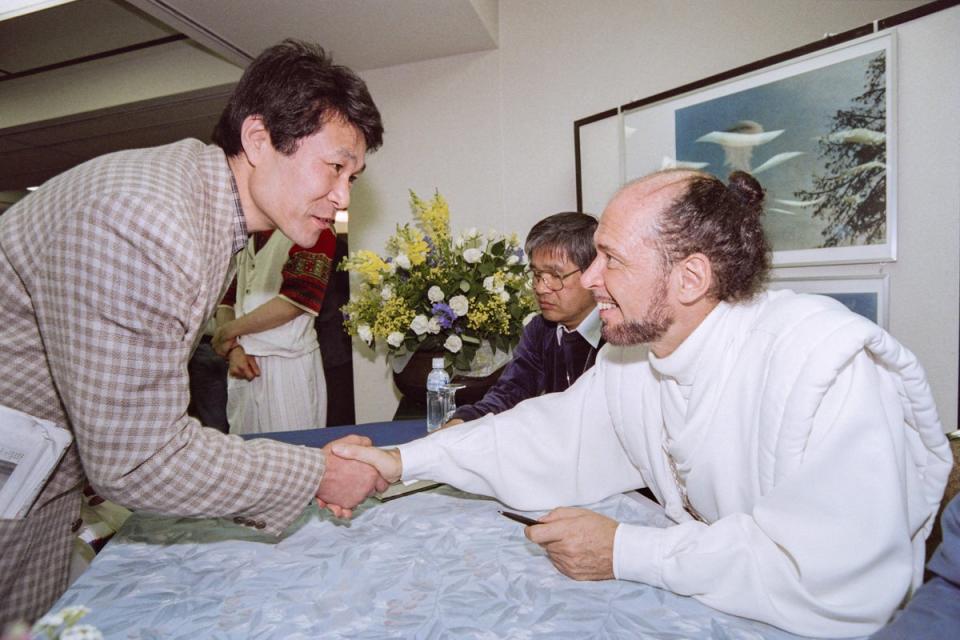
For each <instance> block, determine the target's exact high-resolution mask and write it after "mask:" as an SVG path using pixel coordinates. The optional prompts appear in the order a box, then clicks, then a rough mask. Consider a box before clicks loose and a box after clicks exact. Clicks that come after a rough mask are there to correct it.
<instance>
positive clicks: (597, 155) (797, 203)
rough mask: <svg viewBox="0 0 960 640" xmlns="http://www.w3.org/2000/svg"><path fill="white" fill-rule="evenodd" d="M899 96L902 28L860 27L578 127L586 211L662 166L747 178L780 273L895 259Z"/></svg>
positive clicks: (581, 199)
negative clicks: (760, 189) (743, 173)
mask: <svg viewBox="0 0 960 640" xmlns="http://www.w3.org/2000/svg"><path fill="white" fill-rule="evenodd" d="M864 34H867V35H864ZM838 40H839V42H838ZM828 45H829V46H828ZM895 90H896V31H895V30H893V29H889V30H887V31H885V32H882V33H880V34H876V33H873V32H872V30H870V29H866V28H864V29H858V30H854V31H852V32H849V33H846V34H841V36H839V37H837V38H835V39H834V40H832V41H831V40H828V41H825V42H821V43H814V44H813V45H809V46H807V47H801V48H800V49H798V50H794V51H792V52H787V53H785V54H781V55H778V56H773V57H771V58H768V59H765V60H761V61H758V62H757V63H753V64H750V65H745V66H744V67H740V68H738V69H734V70H732V71H729V72H725V73H722V74H718V75H717V76H712V77H710V78H706V79H704V80H701V81H698V82H694V83H690V84H688V85H684V86H682V87H678V88H677V89H674V90H671V91H666V92H663V93H660V94H657V95H655V96H651V97H649V98H644V99H641V100H637V101H634V102H631V103H628V104H625V105H622V106H620V107H618V108H617V109H614V110H609V111H607V112H603V113H599V114H595V115H594V116H590V117H588V118H584V119H582V120H578V121H576V122H575V123H574V134H575V138H574V142H575V147H576V149H575V153H576V163H577V203H578V206H579V207H581V210H583V207H593V208H596V207H597V206H598V203H599V206H601V207H602V206H603V203H600V201H601V200H603V199H604V198H609V195H612V193H613V192H614V191H615V190H616V188H619V187H620V186H622V185H623V184H625V183H626V182H628V181H630V180H632V179H634V178H638V177H640V176H643V175H647V174H649V173H652V172H654V171H657V170H660V169H663V168H668V167H688V168H695V169H700V170H703V171H707V172H709V173H713V174H714V175H716V176H717V177H719V178H720V179H721V180H723V181H724V182H726V180H727V178H728V176H729V173H730V172H731V171H733V170H737V169H740V170H747V171H749V172H750V173H751V174H753V175H754V177H756V178H757V179H758V181H760V183H761V184H762V185H763V186H764V188H765V189H766V191H767V199H766V202H765V214H766V215H765V216H764V226H765V229H766V230H767V236H768V239H769V240H770V242H771V245H772V248H773V264H774V265H775V266H778V267H781V266H804V265H823V264H844V263H861V262H887V261H894V260H896V256H897V250H896V247H897V206H896V205H897V193H896V189H897V163H896V159H897V152H896V138H897V136H896V133H897V128H896V91H895ZM612 128H619V130H620V133H621V138H620V139H619V141H618V143H614V142H613V141H612V139H611V137H610V135H609V131H610V130H611V129H612ZM601 131H603V132H604V133H602V134H601V133H599V132H601ZM614 174H618V175H616V176H615V175H614ZM614 187H615V188H614Z"/></svg>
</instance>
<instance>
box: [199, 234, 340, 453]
mask: <svg viewBox="0 0 960 640" xmlns="http://www.w3.org/2000/svg"><path fill="white" fill-rule="evenodd" d="M335 244H336V234H335V233H334V231H333V229H332V228H331V229H324V230H323V232H322V233H321V234H320V238H319V239H318V240H317V243H316V244H315V245H313V246H312V247H309V248H303V247H299V246H297V245H295V244H294V243H293V241H292V240H290V239H289V238H287V237H286V236H285V235H283V234H282V233H277V232H276V231H261V232H259V233H255V234H253V236H252V237H251V240H250V242H248V243H247V246H246V247H245V248H244V250H243V251H241V252H240V253H239V254H238V255H237V277H236V279H235V280H234V282H233V285H232V286H231V287H230V289H228V291H227V294H226V295H225V296H224V299H223V302H222V304H221V306H220V308H219V309H218V310H217V331H216V333H215V334H214V336H213V342H212V344H213V348H214V350H216V352H217V353H218V354H219V355H220V356H222V357H224V358H226V359H227V361H228V362H229V366H230V380H229V383H228V388H227V419H228V421H229V423H230V433H236V434H244V433H264V432H269V431H294V430H303V429H313V428H318V427H325V426H326V424H327V383H326V380H325V379H324V374H323V359H322V358H321V355H320V345H319V343H318V342H317V332H316V331H315V330H314V327H313V319H314V318H315V317H316V315H317V313H318V312H319V310H320V307H321V305H322V304H323V299H324V294H325V293H326V290H327V287H328V284H329V281H330V276H331V268H332V262H333V254H334V247H335Z"/></svg>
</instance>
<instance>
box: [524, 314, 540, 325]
mask: <svg viewBox="0 0 960 640" xmlns="http://www.w3.org/2000/svg"><path fill="white" fill-rule="evenodd" d="M538 315H540V314H539V313H537V312H536V311H531V312H530V313H528V314H527V317H526V318H524V319H523V326H527V325H528V324H529V323H530V321H531V320H533V319H534V318H536V317H537V316H538Z"/></svg>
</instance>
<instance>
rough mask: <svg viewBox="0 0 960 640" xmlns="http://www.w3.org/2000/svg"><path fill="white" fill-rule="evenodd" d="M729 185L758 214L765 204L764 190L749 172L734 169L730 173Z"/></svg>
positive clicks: (734, 193) (739, 198) (738, 197)
mask: <svg viewBox="0 0 960 640" xmlns="http://www.w3.org/2000/svg"><path fill="white" fill-rule="evenodd" d="M727 182H728V183H729V186H728V187H727V188H728V189H730V191H731V192H732V193H733V195H735V196H736V197H737V199H738V200H739V201H740V202H742V203H743V204H744V206H746V207H748V208H749V209H750V210H751V211H752V212H753V213H755V214H758V215H759V213H760V210H761V205H762V204H763V197H764V190H763V187H762V186H760V183H759V182H757V179H756V178H754V177H753V176H752V175H750V174H749V173H746V172H745V171H734V172H733V173H731V174H730V177H729V178H728V180H727Z"/></svg>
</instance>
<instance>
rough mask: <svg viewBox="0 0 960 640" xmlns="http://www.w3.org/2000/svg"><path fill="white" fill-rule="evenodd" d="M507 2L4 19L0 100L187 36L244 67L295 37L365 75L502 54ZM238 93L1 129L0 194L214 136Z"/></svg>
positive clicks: (133, 1)
mask: <svg viewBox="0 0 960 640" xmlns="http://www.w3.org/2000/svg"><path fill="white" fill-rule="evenodd" d="M497 2H498V0H130V1H129V2H123V1H121V0H75V1H74V2H68V3H67V4H63V5H59V6H56V7H52V8H50V9H46V10H44V11H39V12H36V13H31V14H27V15H23V16H18V17H16V18H13V19H10V20H6V21H0V104H2V99H3V91H4V85H5V84H6V86H8V87H12V86H13V84H14V83H21V86H22V83H27V82H29V83H31V86H37V87H39V89H38V90H37V91H36V96H35V98H36V100H37V101H38V104H42V103H43V101H48V100H56V98H57V95H56V94H57V91H56V89H55V88H51V89H48V90H44V89H43V87H44V83H43V82H42V81H43V79H44V76H45V75H49V76H50V78H51V79H53V78H54V77H57V76H55V75H54V74H56V73H58V71H57V70H56V69H53V70H44V69H43V68H44V67H46V66H48V65H54V66H56V65H63V64H75V61H76V60H77V59H78V58H83V57H85V56H90V55H98V54H103V53H104V52H109V51H112V50H116V49H122V48H125V47H136V46H138V45H142V44H143V43H149V42H150V41H154V40H157V39H161V38H169V37H171V36H174V37H175V36H177V35H178V34H185V35H186V36H187V37H189V38H190V40H192V41H193V42H194V43H196V44H197V45H199V47H202V49H199V48H198V50H202V52H203V55H210V56H219V57H221V58H223V59H226V60H227V61H229V62H231V63H233V64H235V65H237V66H239V67H243V66H245V65H246V64H247V63H248V62H249V61H250V60H251V59H253V58H254V57H255V56H256V55H257V53H259V52H260V51H262V50H263V49H264V48H266V47H268V46H270V45H272V44H275V43H276V42H279V41H280V40H282V39H283V38H286V37H294V38H301V39H304V40H311V41H315V42H318V43H320V44H321V45H323V46H324V47H325V48H326V49H327V50H328V51H329V52H330V53H332V54H333V57H334V59H335V60H336V61H337V62H338V63H340V64H345V65H347V66H349V67H352V68H353V69H355V70H357V71H363V70H366V69H374V68H382V67H389V66H393V65H397V64H405V63H410V62H417V61H421V60H427V59H430V58H437V57H443V56H450V55H459V54H463V53H471V52H476V51H483V50H489V49H493V48H496V46H497V41H496V38H497ZM119 55H120V56H122V55H131V54H119ZM71 61H74V62H71ZM99 62H102V60H101V61H90V62H81V63H80V64H82V65H86V66H93V65H96V64H98V63H99ZM16 74H25V75H22V76H18V75H16ZM7 83H10V84H7ZM47 84H48V85H55V84H56V83H47ZM229 91H230V86H229V85H217V86H211V87H206V88H204V89H200V90H194V91H190V92H185V93H180V94H176V95H168V96H161V97H158V98H152V99H149V100H141V101H137V102H133V103H127V104H123V105H117V106H112V107H110V108H105V109H97V110H94V111H86V112H83V113H71V114H70V115H68V116H65V117H58V118H55V119H47V120H42V121H37V122H28V123H18V124H17V125H16V126H7V127H5V128H0V191H13V190H20V189H24V188H26V187H27V186H32V185H36V184H39V183H41V182H43V181H44V180H46V179H47V178H49V177H52V176H53V175H56V174H57V173H59V172H61V171H63V170H65V169H67V168H69V167H71V166H73V165H75V164H77V163H79V162H82V161H84V160H87V159H89V158H92V157H95V156H97V155H100V154H102V153H106V152H109V151H114V150H117V149H124V148H135V147H141V146H150V145H154V144H163V143H165V142H170V141H174V140H178V139H181V138H184V137H197V138H200V139H206V140H208V139H209V134H210V131H211V130H212V128H213V125H214V124H215V122H216V119H217V117H218V115H219V112H220V109H221V108H222V106H223V104H224V103H225V102H226V98H227V96H228V95H229ZM118 93H119V87H118ZM38 111H39V109H38ZM2 206H3V205H2V202H0V208H2Z"/></svg>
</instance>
